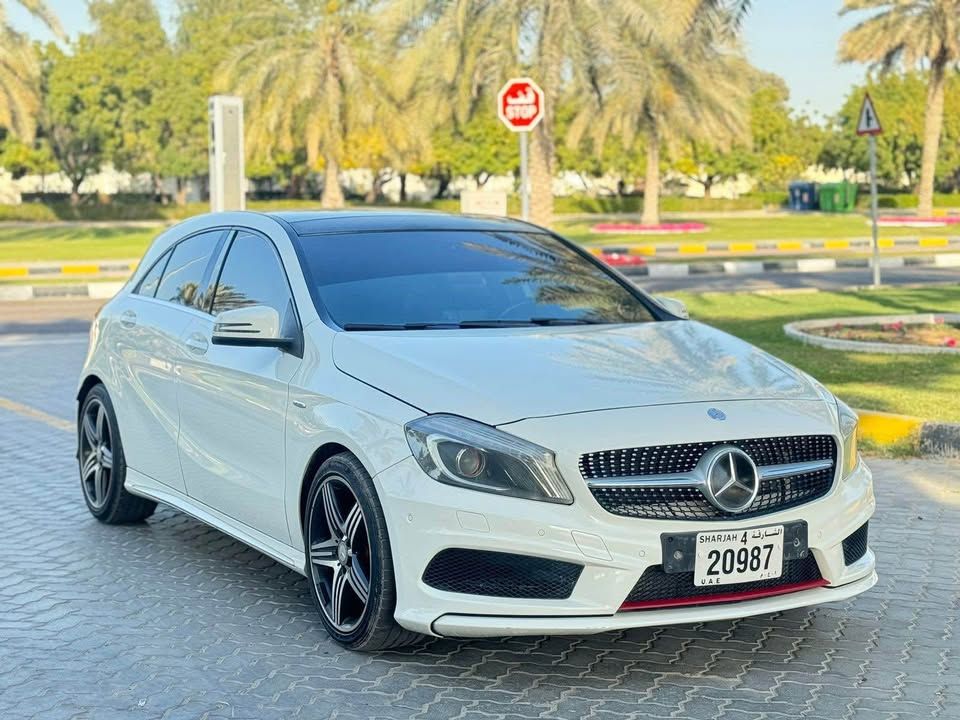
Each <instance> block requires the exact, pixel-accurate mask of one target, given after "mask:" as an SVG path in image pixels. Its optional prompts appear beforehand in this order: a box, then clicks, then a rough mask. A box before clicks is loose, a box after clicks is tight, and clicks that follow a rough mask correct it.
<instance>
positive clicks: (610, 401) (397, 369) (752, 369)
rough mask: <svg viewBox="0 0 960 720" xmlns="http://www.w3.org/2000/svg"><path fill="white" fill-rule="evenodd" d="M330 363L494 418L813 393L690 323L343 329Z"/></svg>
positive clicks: (437, 408)
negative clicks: (373, 329) (399, 329)
mask: <svg viewBox="0 0 960 720" xmlns="http://www.w3.org/2000/svg"><path fill="white" fill-rule="evenodd" d="M333 359H334V362H335V363H336V365H337V367H338V368H340V370H342V371H343V372H345V373H347V374H348V375H351V376H353V377H355V378H357V379H359V380H362V381H363V382H365V383H368V384H369V385H372V386H374V387H376V388H379V389H381V390H383V391H384V392H387V393H389V394H391V395H393V396H395V397H397V398H399V399H401V400H403V401H405V402H407V403H410V404H411V405H414V406H415V407H417V408H419V409H421V410H423V411H424V412H428V413H438V412H445V413H453V414H456V415H462V416H465V417H470V418H473V419H475V420H479V421H481V422H485V423H489V424H491V425H499V424H502V423H507V422H513V421H516V420H521V419H523V418H530V417H544V416H550V415H561V414H567V413H577V412H588V411H593V410H606V409H611V408H620V407H637V406H647V405H665V404H673V403H687V402H701V401H721V400H724V401H731V400H769V399H774V400H816V399H818V398H819V397H820V395H819V394H818V392H817V390H816V388H815V387H814V386H813V385H812V383H811V382H810V381H809V380H807V379H806V378H805V377H804V376H803V375H801V374H800V373H798V372H797V371H795V370H793V369H792V368H791V367H790V366H789V365H787V364H785V363H783V362H781V361H779V360H777V359H776V358H774V357H772V356H770V355H768V354H767V353H765V352H762V351H760V350H758V349H757V348H755V347H753V346H752V345H749V344H747V343H745V342H743V341H742V340H738V339H737V338H734V337H732V336H730V335H727V334H726V333H723V332H720V331H719V330H715V329H714V328H711V327H708V326H706V325H701V324H700V323H697V322H692V321H674V322H650V323H643V324H636V325H611V326H589V327H575V328H574V327H555V328H542V329H539V328H538V329H530V328H519V329H515V328H511V329H503V330H500V329H496V330H433V331H387V332H343V333H338V334H337V336H336V338H335V340H334V344H333Z"/></svg>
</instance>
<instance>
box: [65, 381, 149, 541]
mask: <svg viewBox="0 0 960 720" xmlns="http://www.w3.org/2000/svg"><path fill="white" fill-rule="evenodd" d="M77 433H78V442H77V447H78V453H77V459H78V460H79V463H80V487H81V489H82V490H83V499H84V500H85V501H86V503H87V508H88V509H89V510H90V514H91V515H93V516H94V517H95V518H96V519H97V520H99V521H100V522H103V523H107V524H108V525H120V524H123V523H132V522H139V521H141V520H145V519H146V518H148V517H150V516H151V515H152V514H153V511H154V510H155V509H156V507H157V504H156V503H155V502H153V501H152V500H146V499H144V498H141V497H137V496H136V495H132V494H130V493H128V492H127V491H126V490H125V489H124V487H123V481H124V479H125V478H126V474H127V464H126V461H125V459H124V455H123V444H122V443H121V442H120V430H119V428H118V427H117V418H116V414H115V413H114V411H113V403H111V402H110V395H109V394H108V393H107V389H106V388H105V387H104V386H103V385H95V386H94V387H93V388H92V389H91V390H90V392H88V393H87V395H86V397H85V398H84V399H83V405H82V406H81V408H80V415H79V421H78V427H77Z"/></svg>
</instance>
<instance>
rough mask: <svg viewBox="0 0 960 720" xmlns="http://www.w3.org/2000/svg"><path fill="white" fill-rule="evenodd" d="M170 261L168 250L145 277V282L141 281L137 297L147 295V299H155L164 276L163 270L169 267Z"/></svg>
mask: <svg viewBox="0 0 960 720" xmlns="http://www.w3.org/2000/svg"><path fill="white" fill-rule="evenodd" d="M169 259H170V251H169V250H167V252H165V253H164V254H163V255H162V256H161V257H160V259H159V260H157V261H156V262H155V263H154V264H153V267H152V268H150V270H149V271H148V272H147V274H146V275H144V276H143V280H141V281H140V284H139V285H138V286H137V290H136V293H137V295H146V296H147V297H153V296H154V295H156V294H157V286H158V285H160V278H161V277H162V276H163V269H164V268H165V267H166V266H167V261H168V260H169Z"/></svg>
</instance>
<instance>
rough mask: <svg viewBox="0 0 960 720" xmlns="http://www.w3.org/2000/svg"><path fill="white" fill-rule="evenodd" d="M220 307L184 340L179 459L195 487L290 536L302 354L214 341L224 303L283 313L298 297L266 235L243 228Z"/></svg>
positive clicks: (217, 299)
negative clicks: (294, 410)
mask: <svg viewBox="0 0 960 720" xmlns="http://www.w3.org/2000/svg"><path fill="white" fill-rule="evenodd" d="M212 292H213V300H212V307H211V310H212V313H211V314H209V315H207V316H205V317H202V318H200V317H198V318H196V319H195V320H194V321H193V322H191V323H190V325H189V326H188V327H187V328H186V330H185V331H184V333H183V336H182V338H181V340H182V343H183V347H184V356H185V359H184V360H183V362H182V365H181V372H180V382H179V385H178V397H179V404H180V442H179V452H180V465H181V467H182V468H183V476H184V481H185V483H186V486H187V492H188V493H189V495H190V496H191V497H192V498H194V499H196V500H198V501H199V502H201V503H203V504H204V505H206V506H208V507H210V508H213V509H214V510H217V511H219V512H221V513H223V514H225V515H228V516H229V517H231V518H233V519H234V520H236V521H239V522H240V523H243V524H244V525H246V526H248V527H251V528H253V529H255V530H258V531H260V532H262V533H265V534H266V535H269V536H270V537H272V538H274V539H276V540H279V541H281V542H284V543H287V544H289V543H290V541H291V538H290V532H289V530H288V528H287V522H286V513H285V510H284V427H285V424H286V411H287V397H288V385H289V382H290V378H291V377H292V376H293V374H294V373H295V372H296V370H297V367H298V366H299V365H300V359H299V358H298V357H296V356H294V355H291V354H289V353H286V352H284V351H282V350H279V349H277V348H269V347H237V346H230V345H214V344H213V342H212V335H213V326H214V322H215V317H216V315H217V314H218V313H220V312H223V311H224V310H231V309H234V308H238V307H244V306H248V305H268V306H270V307H273V308H275V309H276V310H277V312H278V313H279V314H280V317H284V316H285V315H286V314H288V313H290V312H294V311H293V301H292V296H291V293H290V286H289V284H288V283H287V277H286V274H285V273H284V271H283V267H282V265H281V262H280V258H279V255H278V254H277V251H276V249H275V247H274V245H273V244H272V242H271V241H270V240H269V239H267V238H266V237H264V236H262V235H259V234H255V233H252V232H247V231H242V230H241V231H239V232H238V233H237V236H236V237H235V239H234V240H233V242H232V244H231V245H230V247H229V249H228V251H227V255H226V258H225V260H224V262H223V267H222V270H221V272H220V275H219V279H218V280H217V282H216V283H215V285H214V287H213V289H212Z"/></svg>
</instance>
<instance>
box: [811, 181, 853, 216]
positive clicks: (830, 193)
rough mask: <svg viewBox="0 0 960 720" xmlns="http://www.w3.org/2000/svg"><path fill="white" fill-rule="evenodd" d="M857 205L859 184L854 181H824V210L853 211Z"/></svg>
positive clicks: (835, 211) (821, 193)
mask: <svg viewBox="0 0 960 720" xmlns="http://www.w3.org/2000/svg"><path fill="white" fill-rule="evenodd" d="M856 207H857V186H856V184H854V183H852V182H847V181H846V180H844V181H843V182H838V183H824V184H823V185H821V186H820V209H821V210H822V211H823V212H833V213H846V212H853V211H854V210H855V209H856Z"/></svg>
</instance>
